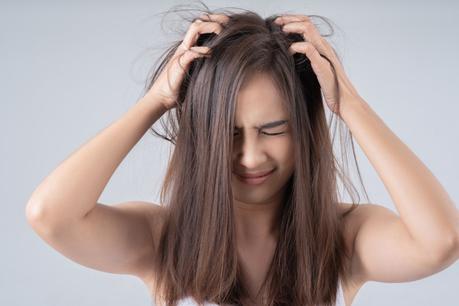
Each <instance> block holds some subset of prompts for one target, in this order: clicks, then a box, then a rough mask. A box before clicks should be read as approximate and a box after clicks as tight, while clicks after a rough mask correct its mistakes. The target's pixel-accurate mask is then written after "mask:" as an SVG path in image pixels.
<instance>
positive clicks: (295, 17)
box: [274, 15, 311, 25]
mask: <svg viewBox="0 0 459 306" xmlns="http://www.w3.org/2000/svg"><path fill="white" fill-rule="evenodd" d="M310 20H311V18H310V17H308V16H305V15H282V16H279V17H277V18H275V19H274V22H275V23H277V24H279V25H282V24H285V23H288V22H292V21H310Z"/></svg>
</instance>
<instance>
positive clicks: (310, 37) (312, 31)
mask: <svg viewBox="0 0 459 306" xmlns="http://www.w3.org/2000/svg"><path fill="white" fill-rule="evenodd" d="M282 31H284V32H286V33H291V32H293V33H298V34H301V35H302V36H303V38H304V39H305V40H306V41H309V42H311V43H312V44H313V45H314V46H315V47H316V48H317V50H319V52H320V53H322V54H324V55H329V53H330V50H329V49H328V43H327V42H326V41H325V39H324V38H323V37H322V36H321V35H320V33H319V31H318V30H317V28H316V27H315V25H314V24H313V23H312V22H310V21H292V22H289V23H286V24H284V25H283V26H282Z"/></svg>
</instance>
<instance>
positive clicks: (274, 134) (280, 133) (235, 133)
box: [233, 132, 285, 136]
mask: <svg viewBox="0 0 459 306" xmlns="http://www.w3.org/2000/svg"><path fill="white" fill-rule="evenodd" d="M261 133H262V134H264V135H268V136H276V135H282V134H285V132H279V133H266V132H261ZM233 135H234V136H237V135H238V133H237V132H234V134H233Z"/></svg>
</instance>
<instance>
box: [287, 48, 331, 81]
mask: <svg viewBox="0 0 459 306" xmlns="http://www.w3.org/2000/svg"><path fill="white" fill-rule="evenodd" d="M288 51H289V52H290V54H295V53H303V54H305V55H306V56H307V57H308V59H309V60H310V62H311V66H312V69H314V72H316V74H317V73H325V72H328V71H330V69H331V67H330V63H329V62H328V61H327V60H325V59H324V58H322V56H321V55H320V53H319V51H318V50H317V49H316V48H315V46H314V45H313V44H312V43H310V42H295V43H293V44H291V45H290V47H289V48H288Z"/></svg>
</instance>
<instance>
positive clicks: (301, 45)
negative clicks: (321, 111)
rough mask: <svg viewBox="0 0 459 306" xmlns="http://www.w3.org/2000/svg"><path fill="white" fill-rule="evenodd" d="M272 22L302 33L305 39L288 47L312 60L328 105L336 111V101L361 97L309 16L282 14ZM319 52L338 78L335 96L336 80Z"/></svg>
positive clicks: (290, 50) (291, 50) (286, 29)
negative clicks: (338, 94)
mask: <svg viewBox="0 0 459 306" xmlns="http://www.w3.org/2000/svg"><path fill="white" fill-rule="evenodd" d="M274 22H275V23H276V24H278V25H280V26H282V30H283V31H284V32H286V33H289V32H294V33H298V34H301V35H303V38H304V39H305V41H304V42H302V41H301V42H294V43H292V44H291V45H290V47H289V52H290V53H291V54H295V53H297V52H298V53H303V54H305V55H306V56H307V57H308V59H309V60H310V61H311V66H312V69H313V70H314V73H315V74H316V76H317V79H318V81H319V83H320V87H321V90H322V94H323V96H324V98H325V102H326V103H327V106H328V107H329V109H330V110H331V111H332V112H333V113H335V114H337V110H338V109H337V106H338V105H337V102H338V101H339V102H340V104H342V103H346V101H347V100H349V99H354V98H357V97H360V96H359V94H358V93H357V90H356V89H355V88H354V86H353V85H352V83H351V81H350V80H349V79H348V77H347V75H346V73H345V72H344V69H343V66H342V64H341V62H340V61H339V59H338V57H337V56H336V53H335V51H334V49H333V48H332V47H331V46H330V44H329V43H328V42H327V41H326V40H325V38H323V37H322V36H321V35H320V33H319V31H318V30H317V28H316V27H315V25H314V24H313V23H312V20H311V18H309V17H308V16H304V15H282V16H280V17H277V18H276V19H275V20H274ZM321 55H324V56H326V57H327V58H328V59H329V60H330V61H331V62H332V63H333V66H334V67H335V72H336V77H337V78H336V79H337V81H338V82H339V89H340V96H339V97H338V96H337V93H338V91H337V84H336V80H335V76H334V75H333V68H332V67H331V65H330V63H329V62H328V61H327V60H326V59H325V58H323V57H322V56H321Z"/></svg>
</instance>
